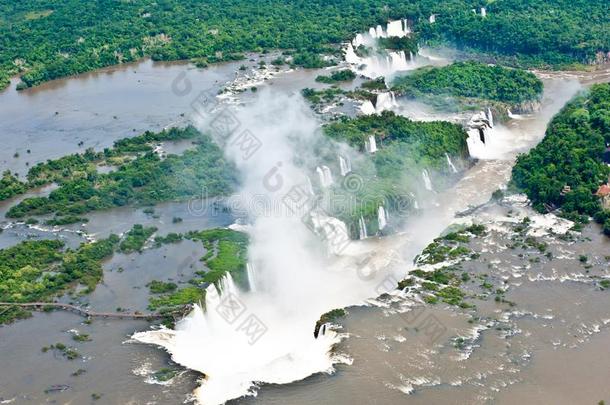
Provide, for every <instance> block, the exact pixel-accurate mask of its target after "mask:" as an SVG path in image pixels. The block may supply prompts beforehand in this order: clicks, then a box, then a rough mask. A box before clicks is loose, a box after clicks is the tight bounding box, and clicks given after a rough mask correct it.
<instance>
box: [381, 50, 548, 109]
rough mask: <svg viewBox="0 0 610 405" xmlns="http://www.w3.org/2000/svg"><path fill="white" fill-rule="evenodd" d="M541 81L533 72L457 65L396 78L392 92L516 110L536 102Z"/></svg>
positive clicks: (410, 96)
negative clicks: (501, 106)
mask: <svg viewBox="0 0 610 405" xmlns="http://www.w3.org/2000/svg"><path fill="white" fill-rule="evenodd" d="M542 87H543V85H542V81H540V79H538V78H537V77H536V76H535V75H534V74H533V73H530V72H527V71H524V70H521V69H510V68H505V67H502V66H490V65H486V64H482V63H478V62H473V61H468V62H458V63H453V64H451V65H448V66H444V67H424V68H420V69H417V70H415V71H414V72H410V73H409V74H407V75H404V76H399V77H397V78H396V79H395V80H394V82H393V84H392V89H393V90H394V91H396V92H397V93H398V94H400V95H404V96H406V97H409V98H418V99H423V100H427V101H429V102H433V103H442V102H443V99H450V100H448V101H447V102H451V101H452V100H453V101H457V102H465V103H466V102H471V103H476V102H480V101H483V102H485V101H491V102H496V103H497V104H502V105H504V106H506V107H510V108H513V109H515V110H520V109H525V108H526V107H525V106H526V105H527V104H532V103H537V102H538V101H539V100H540V97H541V96H542Z"/></svg>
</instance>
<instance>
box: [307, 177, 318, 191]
mask: <svg viewBox="0 0 610 405" xmlns="http://www.w3.org/2000/svg"><path fill="white" fill-rule="evenodd" d="M305 179H306V180H305V183H306V184H307V191H308V192H309V194H310V195H315V194H316V193H315V192H314V191H313V184H312V183H311V178H310V177H309V176H305Z"/></svg>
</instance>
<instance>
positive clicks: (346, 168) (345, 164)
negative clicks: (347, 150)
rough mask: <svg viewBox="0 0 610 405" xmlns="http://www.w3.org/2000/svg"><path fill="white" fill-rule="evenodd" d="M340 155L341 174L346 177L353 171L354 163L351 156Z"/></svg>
mask: <svg viewBox="0 0 610 405" xmlns="http://www.w3.org/2000/svg"><path fill="white" fill-rule="evenodd" d="M338 156H339V168H340V169H341V176H343V177H345V176H346V175H347V174H348V173H349V172H351V171H352V163H351V162H350V160H349V158H344V157H343V156H341V155H338Z"/></svg>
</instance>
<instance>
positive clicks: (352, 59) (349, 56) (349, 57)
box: [345, 43, 361, 64]
mask: <svg viewBox="0 0 610 405" xmlns="http://www.w3.org/2000/svg"><path fill="white" fill-rule="evenodd" d="M345 61H346V62H347V63H353V64H360V63H361V61H360V58H359V57H358V55H356V52H355V51H354V47H353V46H352V44H351V43H348V44H347V49H346V50H345Z"/></svg>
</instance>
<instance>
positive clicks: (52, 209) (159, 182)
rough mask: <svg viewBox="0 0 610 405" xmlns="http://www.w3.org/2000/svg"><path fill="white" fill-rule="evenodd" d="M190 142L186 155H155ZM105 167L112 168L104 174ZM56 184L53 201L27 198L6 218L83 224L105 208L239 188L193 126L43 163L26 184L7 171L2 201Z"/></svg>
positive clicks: (230, 171) (208, 140)
mask: <svg viewBox="0 0 610 405" xmlns="http://www.w3.org/2000/svg"><path fill="white" fill-rule="evenodd" d="M186 139H188V140H192V141H193V143H194V144H195V147H194V148H193V149H189V150H186V151H185V152H184V153H182V154H181V155H168V156H160V154H159V153H157V152H155V151H154V146H155V144H156V143H159V142H162V141H177V140H186ZM100 165H105V166H109V167H111V168H113V170H112V171H110V172H109V173H100V172H99V168H98V167H99V166H100ZM52 183H56V184H57V185H59V187H58V188H57V189H56V190H53V191H52V192H51V193H50V195H49V196H48V197H31V198H26V199H24V200H23V201H21V202H20V203H19V204H17V205H15V206H13V207H11V209H10V210H9V211H8V213H7V216H8V217H9V218H24V217H26V216H31V215H45V214H55V216H56V217H55V219H52V220H51V221H56V222H57V221H61V223H64V224H65V223H69V222H78V221H80V220H81V219H80V217H78V215H82V214H84V213H87V212H91V211H96V210H100V209H108V208H112V207H120V206H125V205H134V204H137V205H143V204H154V203H158V202H161V201H169V200H179V199H188V198H190V197H193V196H196V195H201V193H202V192H205V193H207V195H208V196H209V197H212V196H217V195H225V194H227V193H229V192H230V190H232V189H233V187H234V186H235V185H236V184H237V177H236V172H235V168H234V167H233V165H232V164H230V163H229V162H228V161H227V160H226V159H225V158H224V156H223V154H222V151H221V150H220V148H219V147H218V146H217V145H216V144H215V143H214V142H213V141H212V139H211V138H210V137H209V135H204V134H201V133H200V132H199V131H197V130H196V129H195V128H193V127H186V128H172V129H169V130H167V131H161V132H159V133H152V132H146V133H144V134H142V135H140V136H136V137H133V138H125V139H121V140H119V141H117V142H115V144H114V146H113V147H112V148H107V149H105V150H104V151H102V152H95V151H93V150H92V149H88V150H87V151H85V152H84V153H81V154H74V155H68V156H65V157H62V158H59V159H55V160H50V161H47V162H45V163H39V164H37V165H36V166H34V167H32V168H31V169H30V170H29V172H28V174H27V182H22V181H20V180H19V179H17V178H16V177H15V176H14V175H12V174H11V173H10V172H5V173H4V176H3V179H2V182H1V183H0V186H2V187H1V188H0V197H1V199H6V198H9V197H12V196H14V195H17V194H20V193H23V192H25V191H27V190H28V189H32V188H34V187H40V186H43V185H48V184H52ZM67 219H71V221H69V220H67ZM53 224H54V223H52V222H51V223H50V225H53Z"/></svg>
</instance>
